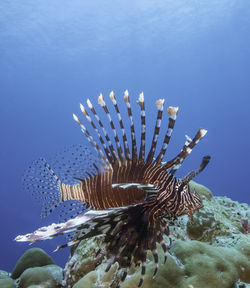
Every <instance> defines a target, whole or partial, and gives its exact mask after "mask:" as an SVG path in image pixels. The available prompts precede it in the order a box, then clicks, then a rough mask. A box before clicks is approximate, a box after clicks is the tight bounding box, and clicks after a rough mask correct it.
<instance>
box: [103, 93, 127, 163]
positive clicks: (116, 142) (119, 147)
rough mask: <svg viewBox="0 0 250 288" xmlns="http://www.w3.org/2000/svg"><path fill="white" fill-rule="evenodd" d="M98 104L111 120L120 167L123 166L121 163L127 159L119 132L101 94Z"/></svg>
mask: <svg viewBox="0 0 250 288" xmlns="http://www.w3.org/2000/svg"><path fill="white" fill-rule="evenodd" d="M98 103H99V104H100V105H101V106H102V108H103V109H104V112H105V114H106V115H107V117H108V120H109V124H110V127H111V129H112V131H113V134H114V139H115V144H116V148H117V152H118V155H119V159H120V161H119V166H121V161H122V162H123V161H125V157H124V154H123V151H122V148H121V144H120V140H119V138H118V135H117V132H116V129H115V125H114V122H113V120H112V118H111V116H110V113H109V110H108V107H107V105H106V103H105V101H104V99H103V95H102V94H100V96H99V98H98Z"/></svg>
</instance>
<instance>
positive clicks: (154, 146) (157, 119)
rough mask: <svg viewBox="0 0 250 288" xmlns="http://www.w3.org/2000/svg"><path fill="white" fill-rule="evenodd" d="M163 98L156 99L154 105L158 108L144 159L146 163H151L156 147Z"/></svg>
mask: <svg viewBox="0 0 250 288" xmlns="http://www.w3.org/2000/svg"><path fill="white" fill-rule="evenodd" d="M164 102H165V100H164V99H159V100H157V101H156V103H155V104H156V107H157V110H158V113H157V117H156V123H155V129H154V135H153V139H152V144H151V148H150V151H149V153H148V157H147V160H146V163H147V164H150V163H152V160H153V157H154V154H155V149H156V145H157V140H158V137H159V132H160V127H161V120H162V114H163V108H164Z"/></svg>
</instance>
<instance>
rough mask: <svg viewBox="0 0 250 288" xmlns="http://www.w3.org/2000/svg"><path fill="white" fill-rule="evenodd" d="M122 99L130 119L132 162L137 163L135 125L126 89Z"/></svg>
mask: <svg viewBox="0 0 250 288" xmlns="http://www.w3.org/2000/svg"><path fill="white" fill-rule="evenodd" d="M124 101H125V103H126V105H127V111H128V117H129V119H130V131H131V140H132V162H133V163H137V145H136V136H135V126H134V121H133V115H132V110H131V104H130V100H129V93H128V90H126V91H125V92H124Z"/></svg>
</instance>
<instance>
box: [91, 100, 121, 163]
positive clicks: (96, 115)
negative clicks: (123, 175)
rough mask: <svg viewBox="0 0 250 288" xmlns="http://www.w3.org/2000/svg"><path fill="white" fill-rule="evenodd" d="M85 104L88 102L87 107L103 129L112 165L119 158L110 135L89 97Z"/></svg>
mask: <svg viewBox="0 0 250 288" xmlns="http://www.w3.org/2000/svg"><path fill="white" fill-rule="evenodd" d="M87 104H88V106H89V109H90V110H91V112H92V113H93V114H94V116H95V118H96V120H97V121H98V124H99V126H100V127H101V129H102V131H103V133H104V136H105V139H106V141H107V143H108V146H109V150H110V152H111V155H112V158H113V161H112V165H114V164H115V163H118V161H119V158H118V155H117V153H116V151H115V149H114V146H113V144H112V142H111V140H110V137H109V135H108V132H107V130H106V129H105V127H104V125H103V123H102V121H101V119H100V117H99V116H98V114H97V113H96V111H95V108H94V107H93V105H92V103H91V102H90V100H89V99H88V100H87Z"/></svg>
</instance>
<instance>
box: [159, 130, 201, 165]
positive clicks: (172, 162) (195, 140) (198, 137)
mask: <svg viewBox="0 0 250 288" xmlns="http://www.w3.org/2000/svg"><path fill="white" fill-rule="evenodd" d="M206 133H207V130H205V129H202V128H201V129H199V130H198V132H197V133H196V135H195V136H194V138H193V139H192V141H190V140H188V142H189V143H188V145H187V146H186V144H187V142H186V143H185V144H184V146H183V148H182V150H181V152H180V153H179V154H178V155H177V156H176V157H175V158H173V159H172V160H170V161H168V162H167V163H166V164H164V165H163V167H164V168H165V169H171V168H173V167H174V166H175V165H178V164H182V162H183V161H184V159H185V158H186V157H187V156H188V155H189V154H190V153H191V152H192V149H193V148H194V147H195V145H197V143H198V142H199V141H200V140H201V139H202V138H203V137H204V136H205V135H206Z"/></svg>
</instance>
